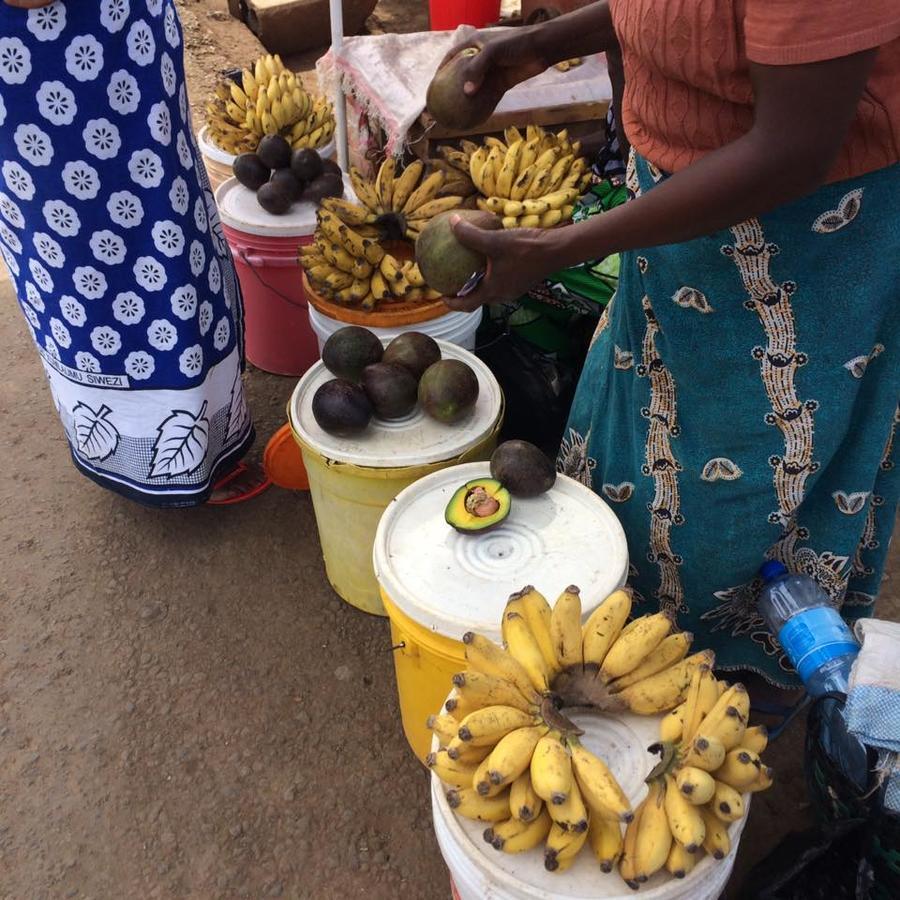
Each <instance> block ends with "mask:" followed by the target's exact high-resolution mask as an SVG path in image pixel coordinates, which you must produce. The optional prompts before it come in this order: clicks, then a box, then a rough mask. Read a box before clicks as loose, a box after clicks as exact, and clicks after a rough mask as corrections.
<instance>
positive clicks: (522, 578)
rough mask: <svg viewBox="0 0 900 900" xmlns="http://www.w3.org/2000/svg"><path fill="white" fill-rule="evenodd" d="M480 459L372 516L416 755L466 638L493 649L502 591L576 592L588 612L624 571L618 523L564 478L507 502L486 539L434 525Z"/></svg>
mask: <svg viewBox="0 0 900 900" xmlns="http://www.w3.org/2000/svg"><path fill="white" fill-rule="evenodd" d="M489 474H490V468H489V466H488V465H487V464H486V463H484V462H475V463H469V464H466V465H461V466H456V467H454V468H450V469H443V470H441V471H439V472H434V473H432V474H431V475H429V476H427V477H426V478H422V479H420V480H419V481H417V482H416V483H415V484H413V485H411V486H410V487H409V488H407V489H406V490H404V491H403V493H401V494H400V495H399V496H398V497H397V498H396V500H395V501H394V502H393V503H392V504H391V505H390V507H389V508H388V509H387V510H386V512H385V513H384V515H383V516H382V518H381V522H380V523H379V525H378V532H377V534H376V536H375V544H374V549H373V564H374V567H375V573H376V575H377V576H378V581H379V584H380V586H381V592H382V593H381V596H382V600H383V604H384V608H385V609H386V610H387V613H388V616H390V620H391V635H392V641H393V646H394V668H395V671H396V675H397V692H398V695H399V700H400V714H401V717H402V720H403V731H404V733H405V734H406V738H407V740H408V741H409V745H410V747H412V749H413V752H414V753H415V754H416V756H417V757H419V759H424V757H425V756H426V755H427V754H428V752H429V750H430V747H431V737H432V736H431V732H430V731H429V730H428V728H427V727H426V725H425V722H426V720H427V718H428V716H429V715H430V714H432V713H436V712H438V711H439V710H440V709H441V707H442V705H443V703H444V700H445V699H446V698H447V694H448V693H449V691H450V688H451V687H452V685H451V683H450V678H451V676H452V675H453V674H454V673H455V672H460V671H462V670H463V669H465V667H466V663H465V652H464V645H463V644H462V636H463V635H464V634H465V633H466V632H467V631H477V632H479V633H480V634H484V635H485V636H487V637H489V638H491V639H492V640H494V641H496V642H498V643H499V642H500V640H501V635H500V616H501V613H502V611H503V607H504V605H505V604H506V600H507V598H508V596H509V595H510V594H511V593H513V592H514V591H516V590H519V589H521V588H522V587H524V586H525V585H526V584H533V585H535V587H537V588H538V590H540V591H542V592H544V593H545V594H546V595H547V597H548V599H549V600H550V602H551V603H552V602H553V601H554V600H555V599H556V597H557V595H558V594H559V593H560V592H561V591H562V590H563V589H564V588H565V587H567V586H568V585H570V584H576V585H578V587H579V588H580V589H581V599H582V611H583V613H584V615H585V617H587V616H588V615H589V614H590V613H591V612H592V611H593V610H594V609H595V608H596V607H597V605H598V604H599V603H601V602H602V601H603V600H604V599H605V598H606V597H607V596H609V594H611V593H612V592H613V591H614V590H616V588H618V587H621V585H623V584H624V583H625V578H626V576H627V574H628V547H627V544H626V542H625V534H624V532H623V531H622V526H621V525H620V524H619V520H618V519H617V518H616V516H615V514H614V513H613V512H612V510H611V509H610V508H609V506H607V504H606V503H605V502H604V501H603V500H602V499H601V498H600V497H599V496H597V495H596V494H595V493H594V492H593V491H592V490H590V489H589V488H587V487H585V486H584V485H582V484H580V483H578V482H577V481H574V480H573V479H571V478H566V477H565V476H558V477H557V479H556V484H555V485H554V486H553V487H552V488H551V489H550V490H549V491H548V492H547V493H545V494H542V495H540V496H539V497H532V498H529V499H523V498H520V497H515V498H513V503H512V509H511V511H510V515H509V517H508V518H507V519H506V520H505V521H504V522H503V523H502V524H501V525H500V526H499V527H498V528H495V529H494V530H492V531H490V532H488V533H487V534H477V535H476V534H460V533H459V532H456V531H454V530H453V529H452V528H451V527H450V526H449V525H447V523H446V522H445V521H444V509H445V508H446V505H447V502H448V501H449V499H450V496H451V495H452V494H453V492H454V491H455V490H456V489H457V488H458V487H459V486H460V485H461V484H465V482H467V481H470V480H472V479H475V478H484V477H487V476H489Z"/></svg>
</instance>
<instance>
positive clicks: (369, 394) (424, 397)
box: [312, 325, 478, 437]
mask: <svg viewBox="0 0 900 900" xmlns="http://www.w3.org/2000/svg"><path fill="white" fill-rule="evenodd" d="M322 362H323V363H325V367H326V368H327V369H328V370H329V371H330V372H331V373H332V374H334V375H336V376H337V377H336V378H333V379H332V380H331V381H326V382H325V384H323V385H321V387H319V389H318V390H317V391H316V393H315V395H314V396H313V401H312V412H313V416H314V417H315V420H316V422H318V424H319V427H320V428H321V429H322V430H323V431H327V432H328V433H329V434H334V435H338V436H340V437H350V436H352V435H355V434H359V433H360V432H362V431H364V430H365V429H366V427H367V426H368V424H369V421H370V420H371V418H372V416H373V415H375V416H377V417H378V418H379V419H401V418H403V417H404V416H408V415H409V414H410V413H411V412H412V411H413V410H414V409H415V408H416V405H417V404H418V405H420V406H421V407H422V410H423V411H424V412H425V413H426V414H427V415H429V416H431V418H433V419H436V420H437V421H439V422H443V423H444V424H447V425H450V424H453V423H455V422H459V421H460V420H461V419H464V418H465V417H466V416H467V415H468V414H469V413H470V412H471V411H472V409H473V408H474V406H475V401H476V400H477V399H478V377H477V376H476V375H475V372H473V371H472V368H471V366H468V365H466V363H464V362H463V361H462V360H459V359H441V349H440V347H439V346H438V344H437V342H436V341H435V340H434V339H433V338H431V337H429V336H428V335H427V334H421V333H420V332H418V331H407V332H405V333H404V334H401V335H399V336H398V337H396V338H394V339H393V340H392V341H391V342H390V343H389V344H388V345H387V347H385V346H383V345H382V343H381V341H380V340H379V339H378V338H377V337H376V336H375V335H374V334H373V333H372V332H371V331H369V330H368V329H367V328H361V327H360V326H358V325H349V326H347V327H346V328H341V329H340V330H339V331H336V332H335V333H334V334H333V335H331V337H330V338H328V340H327V341H326V343H325V346H324V347H323V348H322Z"/></svg>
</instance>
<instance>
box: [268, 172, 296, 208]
mask: <svg viewBox="0 0 900 900" xmlns="http://www.w3.org/2000/svg"><path fill="white" fill-rule="evenodd" d="M269 184H275V185H278V187H279V188H280V189H281V190H283V191H284V192H285V193H286V194H288V195H290V198H291V202H293V201H294V200H296V199H297V198H298V197H299V196H300V192H301V191H302V190H303V185H302V183H301V182H300V181H298V180H297V176H296V175H294V173H293V172H292V171H291V170H290V169H276V170H275V171H274V172H273V173H272V177H271V178H270V179H269Z"/></svg>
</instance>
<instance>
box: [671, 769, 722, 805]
mask: <svg viewBox="0 0 900 900" xmlns="http://www.w3.org/2000/svg"><path fill="white" fill-rule="evenodd" d="M675 784H676V785H677V786H678V790H679V791H681V793H682V794H684V796H685V797H687V799H688V800H690V802H691V803H693V804H694V806H702V805H703V804H704V803H709V801H710V800H712V798H713V795H714V794H715V793H716V782H715V779H714V778H713V777H712V775H710V774H709V772H704V771H703V769H695V768H694V767H693V766H684V767H683V768H681V769H679V770H678V771H677V772H676V773H675Z"/></svg>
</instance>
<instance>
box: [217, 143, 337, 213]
mask: <svg viewBox="0 0 900 900" xmlns="http://www.w3.org/2000/svg"><path fill="white" fill-rule="evenodd" d="M233 171H234V177H235V178H237V180H238V181H239V182H240V183H241V184H242V185H244V187H246V188H249V189H250V190H251V191H256V199H257V200H258V201H259V205H260V206H261V207H262V208H263V209H264V210H265V211H266V212H267V213H272V215H275V216H281V215H284V214H285V213H286V212H288V210H289V209H290V208H291V206H292V205H293V204H294V203H295V202H297V201H301V200H302V201H306V202H308V203H316V204H318V203H319V201H320V200H323V199H324V198H325V197H342V196H343V195H344V179H343V176H342V175H341V169H340V166H338V165H337V163H335V162H332V161H331V160H330V159H326V160H323V159H322V157H321V156H319V154H318V153H316V151H315V150H308V149H304V150H294V151H292V150H291V145H290V144H289V143H288V142H287V141H286V140H285V139H284V138H283V137H282V136H281V135H280V134H267V135H266V136H265V137H264V138H263V139H262V140H261V141H260V142H259V146H258V147H257V148H256V152H255V153H242V154H241V155H240V156H238V157H237V158H236V159H235V161H234V166H233Z"/></svg>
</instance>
